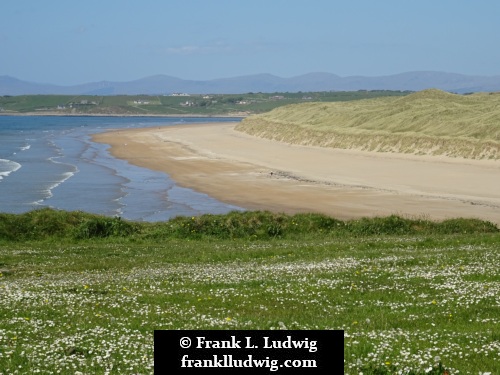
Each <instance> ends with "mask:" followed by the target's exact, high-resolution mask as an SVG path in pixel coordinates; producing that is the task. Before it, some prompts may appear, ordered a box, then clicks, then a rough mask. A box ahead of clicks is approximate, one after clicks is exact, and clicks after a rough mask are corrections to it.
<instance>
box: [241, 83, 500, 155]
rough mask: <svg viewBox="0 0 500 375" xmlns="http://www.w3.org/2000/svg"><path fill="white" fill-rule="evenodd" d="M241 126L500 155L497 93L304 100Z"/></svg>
mask: <svg viewBox="0 0 500 375" xmlns="http://www.w3.org/2000/svg"><path fill="white" fill-rule="evenodd" d="M236 129H237V130H239V131H242V132H245V133H248V134H251V135H255V136H259V137H264V138H269V139H274V140H279V141H283V142H288V143H294V144H302V145H315V146H324V147H334V148H343V149H359V150H365V151H380V152H402V153H412V154H418V155H422V154H424V155H446V156H451V157H463V158H472V159H498V158H500V93H477V94H471V95H456V94H451V93H447V92H444V91H440V90H435V89H430V90H424V91H420V92H417V93H413V94H410V95H407V96H404V97H385V98H375V99H366V100H360V101H350V102H336V103H302V104H295V105H289V106H284V107H279V108H276V109H274V110H273V111H270V112H268V113H264V114H260V115H255V116H251V117H248V118H246V119H244V120H243V121H242V122H241V124H239V125H238V126H237V128H236Z"/></svg>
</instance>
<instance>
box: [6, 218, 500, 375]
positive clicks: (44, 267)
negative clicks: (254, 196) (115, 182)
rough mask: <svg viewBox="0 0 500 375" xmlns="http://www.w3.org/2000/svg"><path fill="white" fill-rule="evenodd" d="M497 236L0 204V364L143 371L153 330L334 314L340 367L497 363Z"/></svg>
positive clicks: (442, 368)
mask: <svg viewBox="0 0 500 375" xmlns="http://www.w3.org/2000/svg"><path fill="white" fill-rule="evenodd" d="M23 233H26V234H24V235H23ZM499 243H500V232H499V229H498V228H497V227H495V226H494V225H493V224H490V223H487V222H482V221H477V220H469V219H455V220H449V221H446V222H441V223H436V222H430V221H426V220H423V219H415V220H412V219H406V218H400V217H397V216H391V217H387V218H375V219H363V220H357V221H352V222H342V221H338V220H335V219H332V218H329V217H326V216H323V215H315V214H301V215H294V216H286V215H278V214H272V213H268V212H246V213H231V214H228V215H204V216H201V217H194V218H192V217H180V218H176V219H174V220H172V221H169V222H165V223H149V224H148V223H131V222H126V221H123V220H120V219H118V218H107V217H102V216H95V215H89V214H84V213H81V212H64V211H53V210H49V209H46V210H40V211H33V212H30V213H26V214H22V215H7V214H3V215H1V216H0V373H2V374H16V373H17V374H37V373H40V374H72V375H73V374H76V373H78V372H80V373H83V374H138V373H139V374H150V373H153V367H154V361H153V330H155V329H230V330H231V329H283V328H287V329H343V330H344V332H345V333H344V339H345V341H344V351H345V365H344V372H345V373H346V374H359V373H361V372H362V373H363V374H396V373H397V374H445V373H448V374H457V373H460V374H478V373H487V372H491V373H492V374H498V373H500V329H499V327H500V318H499V317H500V300H499V297H498V296H499V295H500V277H499V274H498V264H499V262H500V251H499V250H500V249H499V245H498V244H499ZM434 366H436V367H434Z"/></svg>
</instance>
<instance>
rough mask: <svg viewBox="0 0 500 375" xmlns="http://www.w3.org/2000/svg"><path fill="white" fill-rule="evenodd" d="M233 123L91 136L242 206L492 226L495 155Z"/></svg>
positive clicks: (495, 218) (497, 200) (498, 196)
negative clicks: (259, 132) (283, 136)
mask: <svg viewBox="0 0 500 375" xmlns="http://www.w3.org/2000/svg"><path fill="white" fill-rule="evenodd" d="M235 125H236V124H235V123H210V124H196V125H183V126H169V127H162V128H148V129H133V130H116V131H111V132H107V133H102V134H97V135H95V136H94V140H95V141H97V142H102V143H107V144H110V145H111V153H112V154H113V155H114V156H115V157H118V158H123V159H126V160H128V161H129V162H130V163H133V164H135V165H138V166H142V167H146V168H150V169H154V170H159V171H164V172H166V173H168V174H169V175H170V176H171V177H172V178H173V179H174V180H175V181H176V182H177V183H178V184H179V185H181V186H184V187H188V188H192V189H194V190H197V191H200V192H203V193H206V194H208V195H210V196H212V197H214V198H217V199H218V200H220V201H223V202H227V203H230V204H234V205H237V206H240V207H244V208H247V209H259V210H271V211H276V212H286V213H296V212H321V213H325V214H328V215H331V216H334V217H337V218H341V219H352V218H360V217H373V216H386V215H390V214H398V215H403V216H407V217H424V218H428V219H435V220H442V219H447V218H454V217H474V218H480V219H484V220H489V221H492V222H494V223H496V224H497V225H500V188H499V187H500V161H488V160H465V159H458V158H446V157H431V156H414V155H406V154H394V153H392V154H389V153H376V152H364V151H356V150H339V149H330V148H321V147H312V146H297V145H290V144H286V143H281V142H276V141H269V140H265V139H261V138H257V137H253V136H250V135H246V134H244V133H241V132H238V131H236V130H234V126H235Z"/></svg>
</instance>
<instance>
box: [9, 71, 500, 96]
mask: <svg viewBox="0 0 500 375" xmlns="http://www.w3.org/2000/svg"><path fill="white" fill-rule="evenodd" d="M428 88H437V89H441V90H445V91H449V92H455V93H461V94H463V93H467V92H478V91H486V92H492V91H500V76H489V77H488V76H469V75H463V74H454V73H444V72H430V71H429V72H427V71H423V72H408V73H401V74H395V75H388V76H379V77H364V76H350V77H340V76H338V75H335V74H331V73H309V74H304V75H300V76H297V77H291V78H282V77H277V76H274V75H271V74H257V75H248V76H241V77H233V78H221V79H213V80H207V81H194V80H185V79H180V78H175V77H171V76H166V75H155V76H150V77H146V78H142V79H138V80H135V81H129V82H109V81H102V82H92V83H86V84H82V85H75V86H57V85H51V84H42V83H33V82H26V81H22V80H19V79H17V78H13V77H10V76H0V95H30V94H31V95H36V94H54V95H57V94H59V95H64V94H67V95H137V94H147V95H161V94H171V93H176V92H177V93H189V94H240V93H248V92H266V93H272V92H299V91H303V92H307V91H357V90H402V91H406V90H408V91H420V90H424V89H428Z"/></svg>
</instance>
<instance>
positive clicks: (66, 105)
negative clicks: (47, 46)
mask: <svg viewBox="0 0 500 375" xmlns="http://www.w3.org/2000/svg"><path fill="white" fill-rule="evenodd" d="M407 94H408V92H401V91H353V92H350V91H348V92H312V93H247V94H238V95H234V94H233V95H230V94H227V95H190V96H148V95H115V96H90V95H81V96H72V95H25V96H3V97H2V96H0V114H1V113H3V114H15V113H21V114H23V113H36V114H47V113H50V114H54V113H56V114H74V115H78V114H80V115H92V114H93V115H97V114H102V115H138V116H139V115H146V116H150V115H188V114H194V115H203V116H217V115H232V114H239V115H247V114H255V113H263V112H266V111H270V110H272V109H274V108H276V107H279V106H283V105H287V104H293V103H302V102H305V101H308V102H309V101H318V102H334V101H348V100H358V99H366V98H376V97H384V96H402V95H407Z"/></svg>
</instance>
